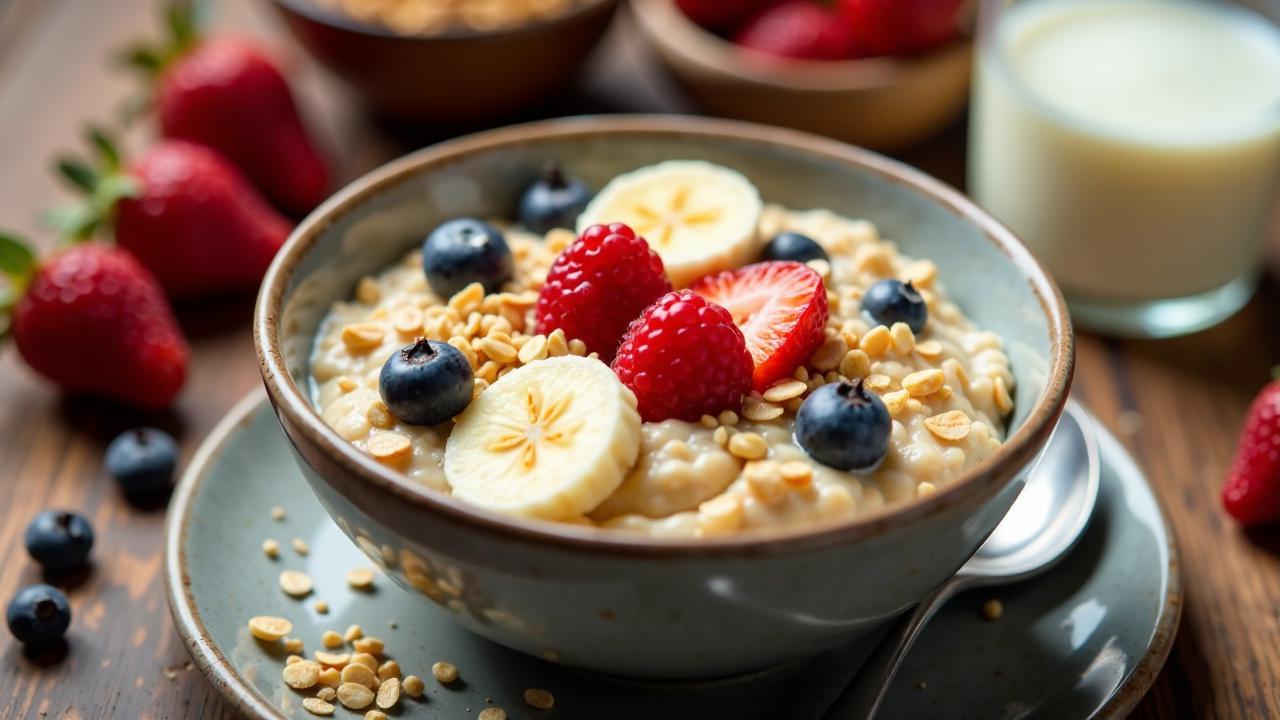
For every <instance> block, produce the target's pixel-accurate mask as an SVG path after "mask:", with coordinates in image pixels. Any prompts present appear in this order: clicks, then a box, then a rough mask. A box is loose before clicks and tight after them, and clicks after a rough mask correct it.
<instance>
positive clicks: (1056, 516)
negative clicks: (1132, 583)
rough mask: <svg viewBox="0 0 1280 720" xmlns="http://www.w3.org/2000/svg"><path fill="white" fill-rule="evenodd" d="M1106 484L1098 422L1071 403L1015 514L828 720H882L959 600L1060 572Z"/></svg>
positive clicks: (881, 649) (889, 639)
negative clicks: (914, 655) (936, 620)
mask: <svg viewBox="0 0 1280 720" xmlns="http://www.w3.org/2000/svg"><path fill="white" fill-rule="evenodd" d="M1098 484H1099V465H1098V441H1097V437H1096V436H1095V435H1094V429H1093V425H1092V421H1091V420H1090V419H1089V417H1088V416H1087V415H1086V414H1085V413H1084V411H1083V410H1082V409H1081V408H1080V407H1079V406H1078V405H1076V404H1075V403H1070V404H1069V405H1067V409H1066V412H1065V413H1063V416H1062V421H1061V422H1060V423H1059V424H1058V428H1057V430H1056V431H1055V432H1054V434H1053V438H1052V439H1051V440H1050V441H1049V445H1048V447H1047V448H1046V449H1045V452H1044V455H1043V457H1041V459H1040V462H1039V464H1037V465H1036V467H1035V469H1033V470H1032V471H1031V476H1030V477H1029V478H1028V480H1027V484H1026V487H1024V488H1023V489H1022V493H1021V494H1020V495H1018V499H1017V500H1016V501H1014V503H1013V507H1011V508H1010V509H1009V512H1008V514H1006V515H1005V517H1004V519H1003V520H1001V521H1000V524H999V525H998V526H996V529H995V530H994V531H993V532H992V533H991V535H990V536H989V537H988V538H987V541H986V542H985V543H983V545H982V547H980V548H978V552H976V553H974V555H973V557H971V558H969V561H968V562H967V563H965V564H964V566H963V567H961V568H960V570H959V571H958V572H957V573H956V574H955V575H953V576H952V577H951V579H950V580H947V581H946V582H944V583H943V584H942V585H941V586H939V587H938V589H937V590H934V591H933V594H931V595H929V596H927V597H925V598H924V599H923V600H921V601H920V604H919V605H917V606H916V607H915V609H914V610H912V611H911V612H910V613H908V614H906V615H904V616H903V617H902V618H901V619H899V620H898V621H897V622H896V623H895V624H894V625H893V627H892V628H891V629H890V630H889V632H888V634H887V635H885V636H884V638H883V639H882V640H881V641H880V644H879V645H877V646H876V649H875V650H874V651H872V653H871V655H870V656H869V657H868V658H867V661H866V662H865V663H863V665H862V668H861V669H860V670H859V671H858V674H857V675H855V676H854V678H853V680H852V681H850V683H849V685H848V686H847V687H845V689H844V692H842V693H841V694H840V696H839V697H838V698H836V701H835V703H833V704H832V705H831V707H830V708H828V710H827V713H826V717H827V718H828V719H829V720H835V718H840V719H841V720H845V719H852V718H858V719H859V720H861V719H863V718H865V719H866V720H871V718H873V717H875V715H876V712H877V711H878V710H879V709H880V703H881V702H882V701H883V700H884V696H885V694H886V693H887V691H888V690H889V684H890V683H891V682H892V681H893V677H894V675H895V674H897V672H898V667H899V666H900V665H901V664H902V661H903V660H904V659H905V658H906V656H907V652H908V651H910V650H911V646H912V645H913V644H914V643H915V641H916V638H917V637H918V636H919V635H920V631H921V630H923V629H924V626H925V623H927V622H929V619H930V618H932V617H933V615H934V614H935V613H936V612H937V611H938V610H939V609H941V608H942V606H943V604H945V603H946V602H947V600H949V599H951V597H952V596H954V595H955V594H956V593H959V592H960V591H962V590H968V589H970V588H975V587H981V586H986V585H1003V584H1007V583H1013V582H1018V581H1020V580H1026V579H1027V578H1030V577H1032V576H1034V575H1037V574H1039V573H1042V572H1044V571H1045V570H1048V569H1049V568H1050V567H1053V565H1054V564H1055V563H1057V562H1058V561H1059V560H1061V559H1062V558H1063V557H1064V556H1065V555H1066V554H1067V551H1069V550H1070V549H1071V548H1072V547H1073V546H1074V545H1075V544H1076V541H1077V540H1079V539H1080V536H1081V535H1083V534H1084V528H1085V525H1087V524H1088V522H1089V516H1090V515H1091V514H1092V513H1093V506H1094V504H1095V503H1096V502H1097V499H1098Z"/></svg>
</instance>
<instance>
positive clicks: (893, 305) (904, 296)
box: [862, 280, 929, 333]
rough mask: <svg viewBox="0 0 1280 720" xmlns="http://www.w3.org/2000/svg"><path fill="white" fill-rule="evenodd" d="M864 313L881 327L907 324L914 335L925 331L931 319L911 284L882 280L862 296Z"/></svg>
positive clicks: (921, 299)
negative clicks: (925, 326) (926, 322)
mask: <svg viewBox="0 0 1280 720" xmlns="http://www.w3.org/2000/svg"><path fill="white" fill-rule="evenodd" d="M862 311H863V312H865V313H866V314H867V315H869V316H870V317H871V320H872V321H874V322H876V323H879V324H881V325H885V326H892V325H893V324H894V323H899V322H901V323H906V324H907V327H909V328H911V332H914V333H918V332H920V331H921V330H924V324H925V321H927V320H928V319H929V310H928V308H926V307H925V305H924V298H922V297H920V293H918V292H916V289H915V288H913V287H911V283H909V282H908V283H902V282H899V281H897V280H881V281H880V282H878V283H876V284H875V285H872V286H871V287H870V288H869V289H868V290H867V294H866V295H863V296H862Z"/></svg>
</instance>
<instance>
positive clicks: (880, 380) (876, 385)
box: [862, 373, 893, 392]
mask: <svg viewBox="0 0 1280 720" xmlns="http://www.w3.org/2000/svg"><path fill="white" fill-rule="evenodd" d="M862 384H863V385H866V386H867V389H868V390H874V391H876V392H884V391H885V390H888V389H889V387H890V386H892V385H893V378H891V377H889V376H888V375H881V374H879V373H876V374H874V375H868V376H867V379H866V380H863V381H862Z"/></svg>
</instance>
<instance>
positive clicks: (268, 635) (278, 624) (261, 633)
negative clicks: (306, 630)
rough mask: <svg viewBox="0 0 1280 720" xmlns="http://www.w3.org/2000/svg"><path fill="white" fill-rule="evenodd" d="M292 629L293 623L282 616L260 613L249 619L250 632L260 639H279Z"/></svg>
mask: <svg viewBox="0 0 1280 720" xmlns="http://www.w3.org/2000/svg"><path fill="white" fill-rule="evenodd" d="M292 630H293V623H291V622H289V621H288V620H286V619H284V618H282V617H274V616H271V615H258V616H256V617H253V618H250V619H249V633H250V634H251V635H253V636H254V637H256V638H258V639H259V640H267V641H275V640H279V639H280V638H282V637H284V636H285V635H288V634H289V633H290V631H292Z"/></svg>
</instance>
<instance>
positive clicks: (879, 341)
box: [858, 325, 893, 357]
mask: <svg viewBox="0 0 1280 720" xmlns="http://www.w3.org/2000/svg"><path fill="white" fill-rule="evenodd" d="M892 344H893V337H892V336H890V335H889V328H887V327H885V326H883V325H877V326H875V327H873V328H871V330H870V331H869V332H867V334H866V335H863V336H862V339H860V340H859V341H858V347H859V348H861V349H862V351H863V352H864V353H866V354H867V355H868V356H869V357H877V356H879V355H883V354H884V353H885V351H887V350H888V349H889V346H890V345H892Z"/></svg>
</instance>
